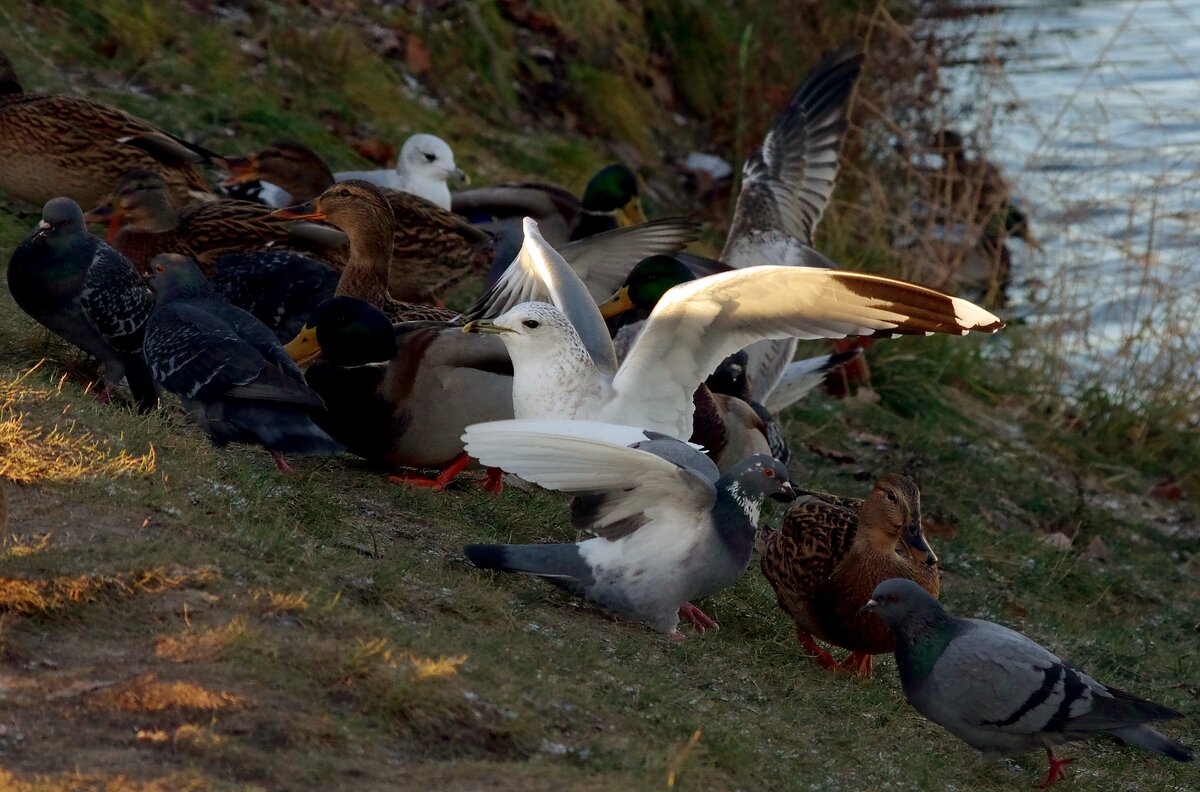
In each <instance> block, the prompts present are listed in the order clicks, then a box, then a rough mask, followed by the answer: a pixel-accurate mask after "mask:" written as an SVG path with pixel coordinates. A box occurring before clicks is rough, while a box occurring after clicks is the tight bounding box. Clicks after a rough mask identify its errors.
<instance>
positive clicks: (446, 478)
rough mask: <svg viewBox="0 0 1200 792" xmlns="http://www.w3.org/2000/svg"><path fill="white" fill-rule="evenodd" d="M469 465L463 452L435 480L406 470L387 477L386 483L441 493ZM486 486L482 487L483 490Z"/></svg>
mask: <svg viewBox="0 0 1200 792" xmlns="http://www.w3.org/2000/svg"><path fill="white" fill-rule="evenodd" d="M469 464H471V457H469V456H468V455H467V453H466V452H465V451H464V452H463V453H461V454H459V455H458V456H456V457H455V458H454V461H453V462H451V463H450V464H449V465H447V466H446V468H445V470H443V471H442V472H441V473H438V474H437V477H436V478H429V477H428V476H423V475H421V474H420V473H413V472H412V471H409V470H406V471H404V472H403V473H393V474H392V475H390V476H388V481H390V482H392V483H393V484H408V485H409V486H412V487H422V488H424V489H431V490H433V491H434V492H441V491H442V490H444V489H446V487H448V486H449V485H450V484H451V483H452V482H453V481H454V480H455V479H456V478H458V474H459V473H462V472H463V470H464V469H465V468H466V467H467V465H469ZM486 486H487V485H484V487H485V489H486ZM489 491H490V490H489Z"/></svg>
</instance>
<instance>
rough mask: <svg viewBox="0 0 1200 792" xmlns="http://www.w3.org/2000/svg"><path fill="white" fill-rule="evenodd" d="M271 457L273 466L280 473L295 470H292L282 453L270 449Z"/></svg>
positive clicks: (286, 473) (288, 472) (288, 473)
mask: <svg viewBox="0 0 1200 792" xmlns="http://www.w3.org/2000/svg"><path fill="white" fill-rule="evenodd" d="M271 458H272V459H274V460H275V468H276V470H278V471H279V472H280V473H283V474H284V475H290V474H292V473H295V472H296V471H294V470H292V466H291V465H289V464H288V463H287V460H286V459H284V458H283V454H281V453H279V452H278V451H272V452H271Z"/></svg>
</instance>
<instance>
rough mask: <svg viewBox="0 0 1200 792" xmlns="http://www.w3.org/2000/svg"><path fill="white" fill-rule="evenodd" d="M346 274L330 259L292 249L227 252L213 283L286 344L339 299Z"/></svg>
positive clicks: (216, 265)
mask: <svg viewBox="0 0 1200 792" xmlns="http://www.w3.org/2000/svg"><path fill="white" fill-rule="evenodd" d="M340 277H341V274H340V273H339V272H338V271H337V270H335V269H334V268H333V267H331V266H329V265H328V264H326V263H325V262H323V261H319V260H317V259H314V258H312V257H310V256H306V255H304V254H302V253H296V252H294V251H291V250H271V251H266V252H251V253H227V254H225V255H223V256H220V257H219V258H217V260H216V263H215V265H214V271H213V277H212V286H213V290H214V291H216V292H217V294H219V295H221V296H222V297H224V298H225V299H226V300H228V301H229V303H230V304H231V305H236V306H237V307H238V308H241V309H242V310H244V311H247V312H248V313H251V314H253V315H254V316H255V318H257V319H258V320H259V321H261V322H262V323H263V324H265V325H266V326H267V327H269V328H270V329H271V332H273V333H275V337H276V338H278V339H279V340H280V341H282V342H283V343H285V344H286V343H287V342H288V341H291V340H292V339H293V338H295V337H296V334H297V333H299V332H300V328H302V327H304V323H305V320H307V319H308V317H309V316H311V315H312V313H313V311H315V310H316V309H317V306H319V305H320V304H321V303H323V302H325V301H326V300H328V299H331V298H332V297H333V295H334V292H336V291H337V285H338V279H339V278H340Z"/></svg>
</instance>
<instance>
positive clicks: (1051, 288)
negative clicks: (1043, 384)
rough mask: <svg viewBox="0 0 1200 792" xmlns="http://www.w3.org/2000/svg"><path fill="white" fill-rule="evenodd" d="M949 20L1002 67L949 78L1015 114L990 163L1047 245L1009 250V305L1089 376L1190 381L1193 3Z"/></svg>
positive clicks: (1197, 136) (1199, 27)
mask: <svg viewBox="0 0 1200 792" xmlns="http://www.w3.org/2000/svg"><path fill="white" fill-rule="evenodd" d="M944 24H945V25H946V26H947V28H948V29H949V30H950V31H951V32H954V31H955V29H956V28H958V27H963V26H970V28H971V29H973V30H974V31H975V35H974V36H973V37H972V39H971V41H972V44H971V49H972V50H973V54H974V55H975V56H976V57H979V58H984V59H988V58H991V59H998V60H1000V61H1002V62H1003V63H1004V66H1003V68H998V69H984V74H983V76H982V77H981V76H980V72H979V70H978V69H977V68H973V67H960V68H958V69H955V70H953V71H954V75H953V77H952V78H951V79H952V81H953V84H954V91H955V94H956V96H957V97H958V98H959V99H960V100H966V99H967V98H969V97H972V96H975V95H978V94H977V93H974V92H978V91H980V90H983V91H986V95H987V96H989V97H990V98H992V99H995V100H998V102H999V104H1000V105H1001V106H1004V105H1008V106H1009V107H1010V108H1011V109H1010V110H1009V111H1007V112H1001V113H1000V114H998V115H997V116H996V117H995V119H994V123H993V125H992V128H991V140H990V143H991V149H992V155H991V156H992V158H993V159H994V160H995V161H996V162H997V163H999V164H1000V165H1001V166H1002V167H1003V168H1004V170H1005V172H1006V173H1007V174H1009V175H1010V176H1011V177H1012V180H1013V181H1014V183H1015V185H1016V190H1015V191H1016V193H1017V195H1018V196H1019V197H1020V198H1021V199H1022V201H1023V203H1024V204H1026V205H1027V206H1028V207H1029V208H1030V210H1031V214H1032V217H1033V219H1034V231H1035V234H1036V235H1037V236H1038V237H1039V240H1040V241H1041V242H1042V243H1043V245H1044V247H1045V250H1044V252H1042V253H1041V254H1028V253H1027V252H1026V251H1025V250H1024V249H1022V248H1020V247H1019V245H1016V244H1014V245H1013V249H1014V252H1015V253H1016V254H1017V255H1016V262H1017V263H1016V270H1015V273H1014V275H1015V279H1016V280H1017V281H1018V282H1020V281H1022V280H1026V281H1028V282H1029V283H1028V284H1027V288H1024V289H1021V288H1018V289H1016V294H1017V297H1018V299H1024V300H1025V301H1026V304H1027V305H1026V307H1028V308H1030V309H1032V310H1034V311H1035V313H1036V316H1037V317H1038V319H1039V320H1040V321H1051V320H1053V321H1056V322H1060V323H1061V326H1062V327H1064V328H1065V329H1066V331H1067V335H1066V341H1065V343H1067V345H1068V347H1069V352H1070V355H1071V357H1072V359H1073V360H1075V361H1076V363H1077V365H1078V366H1079V367H1080V369H1081V370H1082V371H1088V370H1093V371H1094V370H1108V371H1110V372H1117V375H1119V376H1125V375H1124V374H1123V373H1121V372H1120V371H1119V370H1120V369H1121V368H1122V367H1123V366H1124V365H1126V364H1127V363H1128V362H1129V361H1130V360H1132V359H1135V358H1136V359H1137V361H1138V364H1139V365H1147V366H1150V367H1152V368H1154V369H1156V370H1157V371H1158V372H1163V371H1167V370H1184V371H1191V372H1193V373H1194V372H1195V371H1196V370H1197V366H1196V359H1197V358H1200V342H1198V341H1197V340H1196V338H1197V335H1196V331H1197V330H1200V322H1198V321H1197V311H1198V309H1200V260H1198V258H1200V222H1198V220H1200V2H1186V3H1185V2H1168V1H1166V0H1143V1H1142V2H1130V1H1125V2H1118V1H1116V0H1112V1H1109V0H1087V2H1035V1H1034V0H1020V1H1019V2H1017V3H1015V4H1011V5H1009V6H1008V7H1007V8H1005V10H1003V11H1002V12H1001V13H999V14H996V15H994V16H989V17H986V18H983V19H981V18H973V19H970V20H967V21H961V22H947V23H944ZM981 81H982V82H981ZM995 104H996V102H990V103H989V102H982V103H978V107H977V108H976V109H977V111H978V112H983V111H984V109H985V108H986V107H988V106H989V105H992V106H994V105H995ZM962 126H964V127H966V129H967V131H971V130H970V128H971V122H970V121H967V122H966V123H964V124H962Z"/></svg>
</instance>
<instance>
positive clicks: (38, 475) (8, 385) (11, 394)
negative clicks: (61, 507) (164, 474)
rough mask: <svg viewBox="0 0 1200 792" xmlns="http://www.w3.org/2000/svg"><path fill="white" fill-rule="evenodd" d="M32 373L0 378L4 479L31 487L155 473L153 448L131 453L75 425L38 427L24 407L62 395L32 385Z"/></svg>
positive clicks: (0, 460) (0, 469) (0, 463)
mask: <svg viewBox="0 0 1200 792" xmlns="http://www.w3.org/2000/svg"><path fill="white" fill-rule="evenodd" d="M30 373H32V370H31V371H29V372H26V373H25V374H22V375H21V376H19V377H16V378H14V379H11V380H7V381H4V380H0V479H5V478H6V479H9V480H11V481H15V482H17V483H19V484H30V483H33V482H36V481H71V480H76V479H81V478H115V477H117V476H124V475H146V474H149V473H152V472H154V468H155V457H154V448H153V446H151V447H150V448H149V449H148V450H147V451H146V453H144V454H130V453H129V452H128V451H124V450H120V449H115V448H114V447H113V445H114V444H113V443H112V442H111V441H107V440H102V439H100V438H97V437H95V436H93V435H92V434H91V433H90V432H87V431H82V430H80V429H78V428H77V427H76V425H75V423H74V422H73V421H69V420H68V421H64V422H63V423H62V424H55V425H53V426H49V427H43V426H36V425H32V424H31V422H30V416H29V413H28V412H27V411H25V410H23V409H22V406H23V405H26V404H30V403H36V402H47V401H50V400H51V399H54V398H57V397H58V396H59V395H60V394H59V393H57V392H56V390H54V389H48V388H39V387H37V386H35V385H31V384H29V383H28V382H27V379H28V376H29V374H30Z"/></svg>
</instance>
